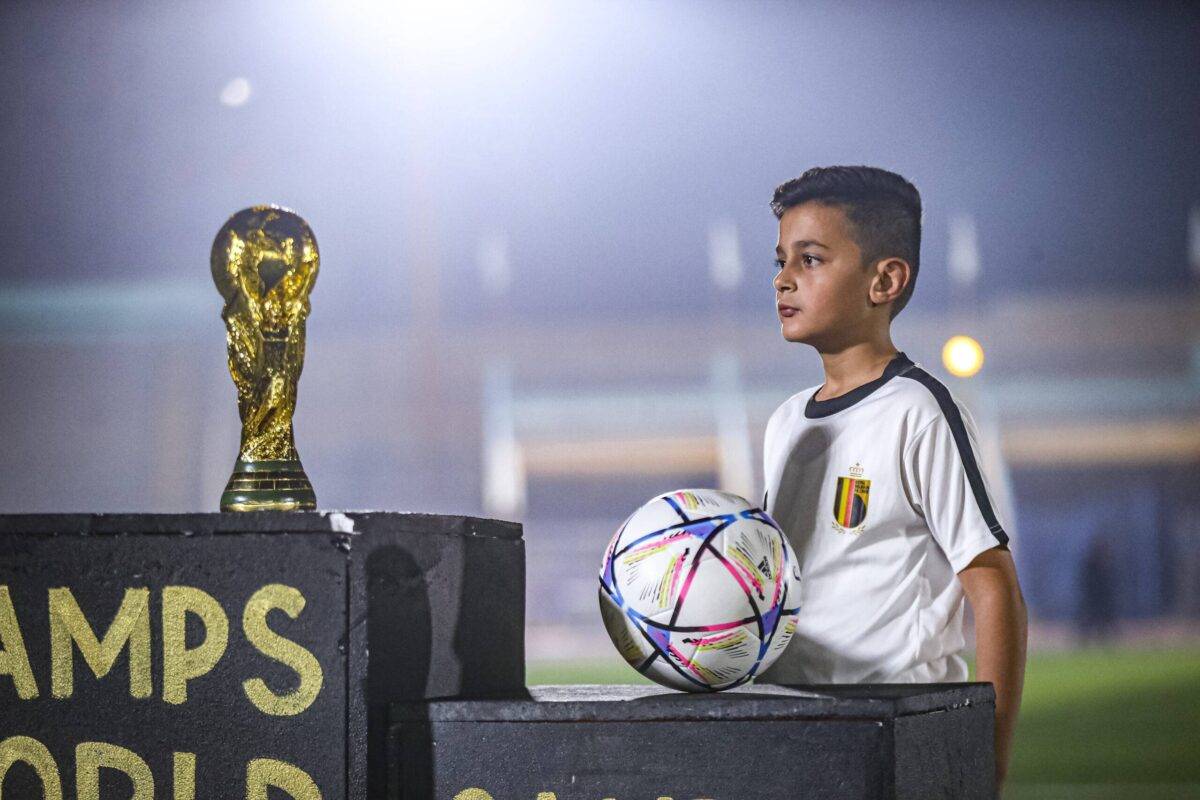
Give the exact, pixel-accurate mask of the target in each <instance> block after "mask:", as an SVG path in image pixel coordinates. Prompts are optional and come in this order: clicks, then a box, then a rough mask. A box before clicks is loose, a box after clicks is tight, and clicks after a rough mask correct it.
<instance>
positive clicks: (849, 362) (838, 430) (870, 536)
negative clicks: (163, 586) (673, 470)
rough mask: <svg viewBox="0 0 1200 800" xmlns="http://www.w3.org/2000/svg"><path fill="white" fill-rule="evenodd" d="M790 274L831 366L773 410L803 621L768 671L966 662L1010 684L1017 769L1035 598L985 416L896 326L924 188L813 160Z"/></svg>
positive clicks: (790, 235)
mask: <svg viewBox="0 0 1200 800" xmlns="http://www.w3.org/2000/svg"><path fill="white" fill-rule="evenodd" d="M771 208H772V210H773V211H774V212H775V216H776V217H777V218H778V219H779V242H778V246H777V247H776V248H775V250H776V255H777V259H776V262H775V263H776V268H777V270H778V271H777V273H776V275H775V280H774V285H775V292H776V300H777V303H778V314H779V320H780V323H781V325H782V333H783V337H784V339H786V340H787V341H789V342H801V343H804V344H807V345H809V346H811V347H813V348H815V349H816V351H817V352H818V353H819V354H820V356H821V361H822V364H823V366H824V369H825V382H824V383H823V384H821V385H820V386H815V387H809V388H808V389H805V390H804V391H802V392H799V393H798V394H796V395H793V396H792V397H791V398H789V399H788V400H786V401H785V402H784V403H783V404H782V405H781V406H780V407H779V408H778V409H777V410H776V411H775V413H774V414H772V416H771V419H770V421H769V422H768V423H767V429H766V436H765V443H764V450H763V461H764V469H765V476H766V494H765V496H764V499H763V505H764V507H765V508H766V510H767V512H768V513H769V514H771V516H772V517H774V518H775V520H776V521H777V522H778V523H779V524H780V526H781V527H782V528H783V530H784V531H785V532H786V533H787V535H788V538H789V539H790V541H791V542H792V544H793V546H794V549H795V552H796V553H797V556H798V558H799V560H800V574H801V582H800V603H799V605H800V618H799V625H798V627H797V629H796V634H795V637H794V638H793V639H792V642H791V644H790V645H789V646H788V649H787V650H786V651H785V652H784V654H783V655H782V656H781V657H780V658H779V660H778V661H777V662H776V663H775V664H773V665H772V666H771V668H770V669H768V670H767V671H766V672H764V673H763V675H762V677H761V680H762V681H766V682H781V683H806V684H822V683H902V682H940V681H965V680H967V665H966V662H965V661H964V660H963V658H962V656H961V655H959V651H960V650H961V649H963V647H964V645H965V641H964V639H963V634H962V621H963V593H964V591H965V593H966V597H967V598H968V599H969V600H970V602H971V607H972V609H973V611H974V613H975V630H976V672H977V679H978V680H981V681H990V682H992V683H993V684H994V686H995V690H996V727H995V747H996V779H997V788H998V789H999V787H1000V785H1001V784H1002V783H1003V780H1004V776H1005V774H1006V772H1007V768H1008V757H1009V748H1010V745H1011V742H1012V734H1013V729H1014V726H1015V723H1016V718H1017V710H1018V707H1019V705H1020V701H1021V688H1022V684H1023V681H1024V671H1025V642H1026V622H1027V617H1026V611H1025V603H1024V599H1023V598H1022V596H1021V590H1020V586H1019V585H1018V583H1017V575H1016V571H1015V570H1014V568H1013V560H1012V556H1011V554H1010V553H1009V551H1008V547H1007V542H1008V535H1007V533H1006V532H1005V527H1004V525H1003V524H1002V520H1001V519H1000V518H999V517H998V516H997V510H996V508H995V506H994V505H993V497H994V494H993V492H992V490H991V488H990V487H989V485H988V481H987V480H986V479H985V476H984V475H983V473H982V471H981V470H980V468H979V458H978V452H979V449H978V445H977V442H978V439H979V436H978V432H977V430H976V428H975V422H974V420H973V419H972V417H971V415H970V414H969V413H968V411H967V409H966V408H965V407H964V406H961V405H959V404H958V402H957V401H956V400H955V399H954V398H953V397H952V396H951V394H950V392H949V390H947V388H946V387H945V386H944V385H943V384H942V383H941V382H940V381H938V380H937V379H936V378H934V377H933V376H932V375H930V374H929V373H928V372H926V371H925V370H923V369H921V367H920V366H919V365H918V364H915V363H913V362H912V361H911V360H910V359H909V358H908V357H907V356H906V355H905V354H904V353H903V352H899V351H898V350H897V349H896V347H895V346H894V345H893V344H892V340H891V334H890V326H891V321H892V319H893V318H894V317H895V316H896V314H898V313H899V312H900V310H901V309H902V308H904V306H905V304H906V303H907V302H908V299H909V297H911V296H912V292H913V287H914V285H915V283H916V279H917V270H918V266H919V256H920V246H921V197H920V194H919V193H918V192H917V189H916V187H914V186H913V185H912V184H911V183H909V182H908V181H907V180H905V179H904V178H902V177H901V176H899V175H896V174H895V173H892V172H888V171H886V170H882V169H877V168H874V167H825V168H813V169H810V170H808V171H807V172H805V173H804V174H803V175H801V176H800V177H799V178H796V179H795V180H791V181H788V182H787V183H785V184H783V185H782V186H780V187H779V188H778V189H776V190H775V197H774V199H773V200H772V202H771Z"/></svg>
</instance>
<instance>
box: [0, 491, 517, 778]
mask: <svg viewBox="0 0 1200 800" xmlns="http://www.w3.org/2000/svg"><path fill="white" fill-rule="evenodd" d="M524 569H525V568H524V544H523V541H522V539H521V528H520V526H519V525H517V524H515V523H508V522H500V521H497V520H488V519H477V518H471V517H450V516H433V515H426V514H395V513H355V512H346V513H330V512H298V513H273V512H266V513H240V514H239V513H230V514H177V515H162V514H150V515H140V514H139V515H5V516H0V587H6V591H5V590H4V589H0V744H2V743H3V742H4V741H5V740H8V739H10V738H11V737H17V736H21V737H29V738H30V739H33V740H36V742H37V743H40V744H41V745H44V747H45V748H46V750H48V752H49V754H50V756H51V757H52V758H53V760H54V762H56V767H57V771H58V773H59V775H60V778H61V781H62V785H63V787H64V791H66V792H67V793H68V794H72V796H73V787H74V784H75V764H76V748H77V746H78V745H80V744H81V743H84V742H100V743H104V744H106V745H115V746H118V747H121V748H125V749H126V750H129V751H132V752H133V753H134V754H136V756H137V757H138V758H140V759H141V760H142V761H144V762H145V763H146V764H147V765H148V766H149V769H150V772H151V774H152V776H153V779H154V782H155V793H154V796H155V797H170V796H172V793H171V786H172V781H173V778H172V774H173V763H174V761H175V757H174V756H173V753H191V754H195V773H196V790H197V791H196V796H197V797H198V798H209V797H214V798H215V797H235V796H236V797H241V796H244V791H245V790H244V786H245V783H246V773H247V770H248V765H249V762H250V761H251V760H253V759H274V760H276V761H280V762H284V763H286V764H288V765H291V766H293V767H296V768H298V769H300V770H302V771H303V772H304V773H306V774H307V775H308V776H310V777H311V778H312V780H313V781H314V782H315V783H316V785H317V786H318V787H319V789H320V792H321V794H322V796H323V797H324V798H325V800H334V799H335V798H343V797H344V798H356V799H357V798H367V797H379V796H382V795H383V793H384V789H383V784H382V782H383V780H384V779H385V777H386V776H385V774H384V773H383V768H384V767H385V765H386V760H385V758H384V746H383V745H384V736H385V734H386V715H387V706H388V704H389V703H393V702H397V701H413V700H421V699H425V698H433V697H478V696H489V695H494V694H505V695H511V694H514V693H519V692H521V691H523V686H524V652H523V641H524V613H525V610H524V596H525V589H524V584H525V572H524ZM52 589H53V590H56V591H55V592H52V591H51V590H52ZM61 589H68V590H69V595H70V597H69V598H67V597H66V596H65V594H64V593H63V592H62V591H57V590H61ZM193 590H198V591H193ZM5 594H7V596H8V598H9V599H11V605H10V604H9V603H7V602H5V596H4V595H5ZM203 595H206V596H207V597H208V598H211V602H210V601H209V600H205V599H204V597H203ZM139 596H140V597H144V598H145V601H144V606H139V605H138V603H139V600H138V598H139ZM297 596H300V597H302V598H303V608H302V609H300V608H298V607H297V605H298V604H297V603H296V602H295V598H296V597H297ZM51 597H56V598H57V599H56V601H55V602H56V605H55V607H56V608H58V609H59V610H60V612H59V614H58V618H59V619H60V620H62V621H61V622H60V623H58V624H57V625H56V624H54V623H52V622H51V619H50V614H49V609H50V605H51ZM164 598H170V602H169V603H168V605H170V609H167V608H165V607H164ZM252 598H253V599H254V600H253V601H252ZM289 598H291V599H290V601H289ZM123 602H124V603H126V604H127V606H126V607H127V611H128V614H127V617H128V621H129V626H128V628H127V631H129V632H132V636H131V637H130V638H129V640H128V641H124V640H123V637H118V638H117V639H114V644H116V643H118V640H120V641H121V642H123V645H122V646H121V647H120V649H119V652H116V651H114V652H116V655H115V660H114V661H112V663H111V667H110V668H109V669H108V671H107V673H106V674H104V676H103V677H99V678H97V677H96V676H95V674H94V670H93V668H92V667H89V665H88V663H87V661H86V660H85V656H84V655H83V653H82V652H81V646H80V645H79V644H77V643H76V640H77V638H78V637H75V638H74V639H73V638H64V636H63V635H62V631H64V630H67V629H68V628H69V627H70V618H71V617H72V614H73V613H74V612H71V611H70V610H69V608H70V606H71V605H75V606H77V607H78V609H79V612H80V615H81V616H80V617H79V618H82V619H83V620H85V621H86V624H87V625H88V626H90V629H91V630H92V631H94V634H95V636H96V637H97V638H98V639H100V640H103V639H104V637H105V634H106V633H107V632H108V631H109V628H110V626H111V625H112V624H113V622H114V618H115V617H116V615H117V612H118V609H120V608H122V604H123ZM289 603H290V604H291V608H285V607H284V606H286V605H288V604H289ZM197 604H198V605H199V606H201V607H205V608H207V611H206V612H205V613H207V614H208V618H209V619H210V621H212V624H213V628H214V629H217V628H220V627H221V623H220V618H222V617H223V618H224V619H225V621H226V622H227V624H228V636H227V644H226V646H225V648H224V652H223V653H221V654H220V657H219V658H218V659H216V660H215V663H214V664H212V665H211V668H208V669H205V670H204V671H203V673H202V674H198V675H196V676H194V677H190V678H186V673H188V672H189V671H200V670H201V669H202V668H203V664H204V662H205V661H206V660H212V658H211V656H212V652H211V651H210V652H209V653H208V654H207V658H201V657H198V655H197V654H195V653H193V654H191V655H189V654H188V652H182V653H181V648H182V650H183V651H192V650H194V649H195V648H197V647H201V643H202V642H204V641H205V640H206V636H208V635H210V634H212V635H213V636H214V640H215V638H218V637H217V635H216V634H215V633H214V632H213V631H212V630H207V629H206V626H205V624H203V623H202V621H201V620H202V617H203V616H204V614H202V613H196V612H194V611H184V612H181V611H180V610H179V609H180V608H181V607H196V606H197ZM214 605H215V607H216V609H215V610H214V608H213V606H214ZM6 606H7V608H6ZM142 607H144V608H145V609H146V610H145V611H142V610H140V609H141V608H142ZM63 608H67V609H68V611H66V612H63V611H62V609H63ZM168 618H170V619H174V620H175V623H174V625H175V630H176V631H178V630H179V625H180V623H179V622H178V621H179V620H180V619H182V620H183V630H184V635H183V642H182V644H181V643H180V637H179V635H178V634H177V635H176V636H175V637H174V639H173V641H174V645H172V646H171V647H173V648H174V649H173V650H172V651H171V655H170V660H171V663H172V664H173V665H174V668H173V670H172V674H173V675H174V676H175V677H174V680H173V681H171V682H170V686H168V682H167V681H165V680H164V671H165V670H164V664H165V662H166V660H167V654H166V652H165V650H164V634H163V632H164V625H167V624H168V623H167V619H168ZM13 620H15V625H16V628H15V629H14V624H13ZM264 620H265V626H264V625H263V624H262V623H263V622H264ZM55 629H57V630H58V631H59V632H60V635H59V639H58V640H59V643H60V646H59V648H58V652H59V654H60V658H59V661H60V662H62V660H63V659H62V654H63V653H64V652H69V653H71V660H72V662H73V670H72V672H71V674H72V676H73V686H71V687H70V689H69V696H66V697H61V698H56V697H54V696H53V695H54V693H55V692H56V691H57V692H58V693H60V694H66V693H67V688H66V684H65V682H64V681H63V680H62V675H63V672H62V670H60V671H59V680H58V681H57V682H56V681H54V680H53V679H52V674H53V669H52V666H51V665H52V647H51V639H52V636H53V634H52V631H53V630H55ZM75 629H76V632H77V633H78V630H79V629H78V620H77V621H76V623H75ZM144 629H148V631H149V633H148V635H146V636H144V635H142V633H141V632H142V631H143V630H144ZM14 630H19V636H20V640H21V641H20V642H17V641H16V638H17V634H16V633H14ZM114 630H115V629H114ZM251 631H253V632H254V633H253V635H252V634H251ZM67 637H70V634H67ZM85 638H86V637H85ZM147 638H148V641H149V644H148V645H146V640H147ZM64 641H65V642H66V645H67V646H66V648H65V650H64V648H63V647H62V643H63V642H64ZM21 649H23V650H24V651H25V658H17V657H16V655H15V654H16V652H17V651H18V650H21ZM168 649H170V647H168ZM135 651H136V653H137V656H136V658H134V659H133V662H134V663H131V654H133V653H134V652H135ZM305 652H307V653H308V654H311V655H310V656H309V657H308V660H307V661H306V659H305V655H304V654H305ZM203 654H204V652H203V651H200V653H199V655H203ZM147 658H148V660H149V668H148V669H147V668H145V667H143V666H142V664H143V663H144V661H145V659H147ZM189 659H194V660H195V661H197V662H199V666H198V665H197V664H196V663H192V662H190V661H189ZM314 660H315V662H314ZM25 661H27V662H28V669H27V670H25V672H26V676H27V677H26V678H25V679H23V683H24V686H25V688H24V690H23V693H24V694H26V695H28V694H29V693H30V692H29V690H30V686H31V685H32V686H33V687H34V688H35V689H36V693H37V694H36V697H29V698H27V699H22V698H21V697H20V693H19V692H18V684H17V681H16V680H15V679H14V676H13V674H12V673H13V672H14V671H21V667H20V666H19V663H21V662H25ZM313 663H316V664H318V665H319V671H320V675H321V685H320V691H319V692H318V693H316V696H315V698H313V699H312V700H311V702H309V703H308V704H307V705H306V706H305V707H304V709H303V710H302V711H300V712H299V713H294V714H290V713H286V712H287V711H288V704H287V702H283V703H281V704H279V706H278V707H277V708H275V709H274V711H273V712H272V713H267V712H264V711H263V710H261V708H260V706H259V705H256V704H255V703H254V702H252V700H251V697H250V695H251V693H253V694H254V695H255V696H256V697H258V698H260V700H261V699H262V698H263V697H268V696H269V695H268V694H266V693H264V690H267V691H268V692H269V693H270V695H274V696H280V697H284V698H286V697H288V696H289V694H290V693H293V692H295V691H296V690H297V689H301V690H302V694H303V690H308V691H311V689H312V687H313V686H314V685H315V684H314V683H312V682H311V680H310V681H309V682H308V683H307V684H305V682H304V681H302V679H301V677H300V676H301V674H302V673H305V672H307V674H309V676H310V678H311V676H312V674H313V671H312V668H311V667H312V664H313ZM306 664H307V665H308V666H307V667H306V666H305V665H306ZM14 665H17V666H14ZM104 666H107V665H101V671H103V667H104ZM131 673H132V674H135V675H138V676H141V677H140V678H139V679H137V680H131ZM181 675H182V676H184V677H185V678H186V680H185V685H186V698H184V697H183V696H182V695H181V693H180V691H179V683H180V676H181ZM28 676H31V677H32V684H31V683H30V680H29V679H28ZM147 679H148V680H147ZM256 679H257V682H256ZM247 682H251V683H250V684H247ZM147 694H148V696H146V695H147ZM268 707H269V705H268ZM280 711H283V712H285V713H282V714H281V713H279V712H280ZM186 762H187V759H186V758H185V759H184V768H185V771H186V769H187V763H186ZM368 764H369V765H370V766H368ZM100 775H101V788H102V791H101V795H100V796H101V797H110V796H111V797H117V796H122V797H128V796H130V794H131V792H130V789H129V787H130V781H129V779H128V778H126V777H125V776H123V775H121V774H120V772H119V771H117V770H112V769H101V770H100ZM3 791H4V796H5V797H8V796H9V795H10V794H11V796H12V797H41V787H40V785H39V780H38V778H37V777H36V773H35V772H34V770H33V769H32V768H31V767H30V766H28V765H27V764H26V763H24V762H23V761H17V763H16V764H14V765H13V766H12V768H11V769H10V770H9V773H8V776H7V778H6V779H5V780H4V783H3ZM110 792H111V793H110ZM270 796H272V797H275V796H284V795H282V794H280V793H278V792H276V793H272V794H270Z"/></svg>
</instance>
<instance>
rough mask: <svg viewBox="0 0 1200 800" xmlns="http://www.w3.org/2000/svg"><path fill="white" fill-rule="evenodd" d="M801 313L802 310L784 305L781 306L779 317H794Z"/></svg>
mask: <svg viewBox="0 0 1200 800" xmlns="http://www.w3.org/2000/svg"><path fill="white" fill-rule="evenodd" d="M799 312H800V309H798V308H792V307H791V306H785V305H784V304H783V303H780V304H779V316H781V317H794V316H796V314H798V313H799Z"/></svg>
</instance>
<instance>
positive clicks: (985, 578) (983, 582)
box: [958, 547, 1028, 792]
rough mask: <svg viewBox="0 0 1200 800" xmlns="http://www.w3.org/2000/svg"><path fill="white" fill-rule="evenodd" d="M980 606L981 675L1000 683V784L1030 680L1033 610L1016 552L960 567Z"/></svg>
mask: <svg viewBox="0 0 1200 800" xmlns="http://www.w3.org/2000/svg"><path fill="white" fill-rule="evenodd" d="M958 577H959V580H961V581H962V585H963V590H964V591H965V592H966V595H967V599H968V600H969V601H970V603H971V609H972V610H973V611H974V612H975V678H976V680H980V681H990V682H991V683H992V684H993V685H994V686H995V688H996V729H995V738H996V742H995V744H996V790H997V792H999V791H1000V789H1001V788H1002V786H1003V783H1004V779H1005V777H1006V776H1007V774H1008V762H1009V756H1010V754H1011V750H1012V739H1013V732H1014V731H1015V730H1016V725H1017V712H1018V710H1019V709H1020V707H1021V690H1022V688H1023V687H1024V684H1025V648H1026V640H1027V635H1028V634H1027V629H1028V615H1027V612H1026V610H1025V598H1024V597H1022V595H1021V586H1020V584H1019V583H1018V582H1017V571H1016V569H1015V567H1014V565H1013V560H1012V554H1011V553H1010V552H1009V551H1007V550H1002V549H1000V548H998V547H993V548H991V549H989V550H984V551H983V552H982V553H980V554H979V555H977V556H976V557H975V558H974V559H973V560H972V561H971V563H970V564H968V565H967V566H966V567H965V568H964V569H963V570H962V571H961V572H959V573H958Z"/></svg>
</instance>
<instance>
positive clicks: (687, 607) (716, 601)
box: [674, 541, 755, 628]
mask: <svg viewBox="0 0 1200 800" xmlns="http://www.w3.org/2000/svg"><path fill="white" fill-rule="evenodd" d="M716 545H717V547H718V548H719V547H720V546H721V543H720V542H719V541H718V542H716ZM694 563H695V574H694V575H693V576H692V578H691V580H690V582H689V581H688V580H687V578H686V576H685V578H684V582H683V583H684V586H686V587H687V594H686V595H683V596H682V597H681V598H680V603H679V615H678V616H677V617H676V618H675V623H674V624H675V625H678V626H680V627H685V628H693V627H701V626H706V625H727V624H729V623H734V622H737V623H740V622H742V621H743V620H747V619H752V618H753V617H754V614H755V609H754V606H753V605H751V599H750V598H749V597H748V596H747V595H746V592H745V590H744V589H743V588H742V584H741V583H739V582H738V578H737V577H735V576H734V574H733V572H732V571H731V570H730V565H727V563H726V562H722V561H721V559H719V558H717V557H716V556H715V555H713V553H712V552H711V551H709V550H703V551H701V553H700V555H699V559H698V560H695V562H694ZM690 567H691V564H689V569H690ZM681 592H682V589H681Z"/></svg>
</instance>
